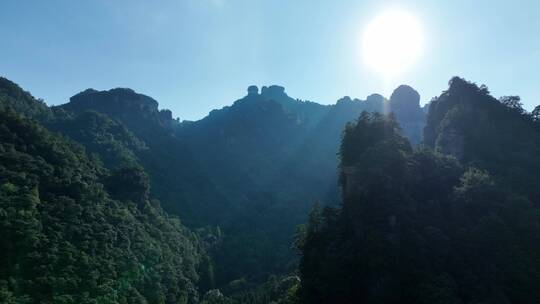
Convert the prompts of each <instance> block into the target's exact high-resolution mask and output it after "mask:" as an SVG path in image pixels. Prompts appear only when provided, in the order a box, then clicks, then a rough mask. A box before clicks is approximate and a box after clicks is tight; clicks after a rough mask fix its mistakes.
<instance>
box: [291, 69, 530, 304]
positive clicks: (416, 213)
mask: <svg viewBox="0 0 540 304" xmlns="http://www.w3.org/2000/svg"><path fill="white" fill-rule="evenodd" d="M408 91H409V92H411V93H412V91H411V90H408ZM509 100H513V101H515V100H516V98H504V99H502V100H501V101H502V102H501V101H499V100H497V99H495V98H493V97H492V96H490V95H489V91H488V90H487V88H486V87H484V86H482V87H478V86H476V85H475V84H473V83H470V82H467V81H465V80H463V79H460V78H453V79H452V80H451V81H450V86H449V89H448V90H447V91H445V92H443V93H442V94H441V96H439V97H438V98H436V99H434V100H433V101H432V103H431V104H430V106H429V112H428V113H429V114H428V117H427V125H426V127H425V133H424V138H425V143H426V146H425V147H421V148H420V149H414V148H413V146H412V145H411V144H410V142H409V140H408V139H407V138H405V137H403V133H404V132H402V130H400V129H401V128H400V126H399V123H398V122H397V119H396V118H395V117H394V116H392V115H389V116H385V115H381V114H378V113H372V114H369V113H362V114H361V115H360V118H359V119H358V120H357V121H356V122H354V123H350V124H348V125H347V127H346V129H345V132H344V136H343V139H342V143H341V146H340V186H341V192H342V194H343V195H342V197H343V199H342V204H341V205H340V206H339V207H333V208H332V207H326V208H320V207H319V208H315V209H314V210H313V211H312V212H311V214H310V217H309V220H308V223H307V224H306V225H305V226H303V227H302V229H301V230H300V233H299V236H298V238H297V240H296V243H297V246H298V248H299V249H300V251H301V259H300V264H299V273H300V277H301V281H300V286H299V289H298V293H297V295H298V297H299V303H536V302H538V301H539V300H540V293H539V292H538V289H537V287H536V286H538V284H539V283H540V259H539V258H538V255H537V253H538V252H540V246H539V244H540V243H539V236H540V226H538V223H539V222H540V212H539V211H540V209H539V208H540V207H539V206H538V203H539V200H538V196H537V189H536V188H537V187H535V186H534V185H533V184H535V183H536V182H537V180H536V179H537V178H538V174H537V172H538V171H537V165H538V163H540V153H538V148H539V147H540V146H539V145H540V142H538V136H539V134H540V125H539V123H538V121H536V120H535V119H534V117H533V116H531V115H530V114H528V113H526V112H525V111H523V110H522V109H521V108H520V107H519V106H517V105H516V103H515V102H512V103H509V102H508V101H509ZM529 179H532V180H529Z"/></svg>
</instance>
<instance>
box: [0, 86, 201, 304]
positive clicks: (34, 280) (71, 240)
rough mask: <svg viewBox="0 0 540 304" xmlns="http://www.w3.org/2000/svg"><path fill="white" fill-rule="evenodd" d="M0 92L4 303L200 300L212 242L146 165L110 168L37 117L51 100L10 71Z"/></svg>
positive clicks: (0, 293)
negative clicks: (171, 202)
mask: <svg viewBox="0 0 540 304" xmlns="http://www.w3.org/2000/svg"><path fill="white" fill-rule="evenodd" d="M0 92H1V94H0V233H1V234H2V236H3V241H2V242H0V250H1V251H2V253H3V254H1V255H0V269H1V270H0V302H2V303H165V302H166V303H197V302H198V299H199V291H198V286H199V284H203V283H205V282H200V279H201V277H202V279H205V278H206V277H205V275H204V274H205V273H207V272H208V271H207V270H206V269H204V267H205V266H206V267H207V263H206V262H205V261H207V260H208V256H207V255H206V253H205V250H204V247H205V246H204V244H203V242H202V241H200V240H199V237H198V236H197V235H196V234H195V233H193V232H191V231H190V230H189V229H187V228H186V227H184V226H183V225H182V224H181V223H180V221H179V220H178V219H177V218H175V217H172V216H169V215H167V213H165V212H164V211H163V210H162V209H161V207H160V204H159V201H157V200H154V199H152V197H151V195H150V187H149V181H148V177H147V175H146V173H145V172H144V171H143V170H142V169H141V168H140V167H134V166H131V167H128V166H126V167H123V168H117V169H116V170H113V171H110V170H108V169H107V168H105V167H103V166H102V163H101V162H100V161H99V160H98V159H96V158H94V157H91V156H89V155H88V154H86V151H85V149H84V148H83V147H82V146H81V145H79V144H77V143H75V142H73V141H71V140H68V139H66V138H64V137H62V136H60V135H58V134H55V133H52V132H50V131H48V130H47V129H46V128H44V127H43V126H42V125H40V123H39V121H38V120H33V119H31V118H29V117H30V116H33V117H42V116H41V114H43V113H48V114H47V116H49V114H51V113H52V111H50V110H49V109H48V108H46V107H44V106H43V103H41V102H39V101H37V100H34V99H33V97H31V95H29V94H27V93H25V92H23V91H22V90H20V88H18V86H16V85H15V84H13V83H12V82H9V81H7V80H5V79H0ZM21 105H24V106H21ZM19 111H20V112H19ZM36 114H37V115H36ZM94 118H95V119H97V121H98V122H103V121H106V122H107V123H109V124H108V125H107V124H105V125H101V124H99V125H97V127H98V128H102V129H104V130H108V129H112V130H115V131H114V132H113V133H114V134H122V135H123V136H127V137H125V138H123V139H125V142H127V143H136V144H139V142H137V141H134V140H133V138H130V137H129V134H128V133H127V132H126V130H125V129H122V128H120V129H118V128H119V127H118V126H117V125H114V124H112V125H111V124H110V121H108V120H103V119H102V117H100V116H99V115H94V114H90V118H89V119H90V120H92V119H94ZM81 119H82V120H83V121H86V120H87V119H88V117H84V118H81ZM100 119H101V120H100ZM71 123H72V122H71V121H70V122H69V123H68V124H69V125H70V126H77V125H72V124H71ZM75 132H79V133H80V132H83V131H82V130H77V131H75ZM111 142H112V141H111ZM117 142H122V141H121V140H118V141H117Z"/></svg>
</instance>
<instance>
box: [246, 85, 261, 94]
mask: <svg viewBox="0 0 540 304" xmlns="http://www.w3.org/2000/svg"><path fill="white" fill-rule="evenodd" d="M247 92H248V96H254V95H259V88H258V87H257V86H256V85H250V86H249V87H248V88H247Z"/></svg>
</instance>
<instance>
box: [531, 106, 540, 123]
mask: <svg viewBox="0 0 540 304" xmlns="http://www.w3.org/2000/svg"><path fill="white" fill-rule="evenodd" d="M531 115H532V118H533V120H534V121H540V106H536V108H534V110H533V111H532V112H531Z"/></svg>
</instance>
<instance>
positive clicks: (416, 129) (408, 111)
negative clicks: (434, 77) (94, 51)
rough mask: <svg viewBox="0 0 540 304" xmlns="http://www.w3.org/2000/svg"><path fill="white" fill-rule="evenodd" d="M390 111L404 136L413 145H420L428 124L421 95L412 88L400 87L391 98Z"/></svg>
mask: <svg viewBox="0 0 540 304" xmlns="http://www.w3.org/2000/svg"><path fill="white" fill-rule="evenodd" d="M389 110H390V111H391V112H393V113H394V114H395V115H396V118H397V121H398V122H399V124H400V126H401V128H402V130H403V134H404V135H405V136H406V137H407V138H408V139H409V140H410V141H411V143H413V144H418V143H420V141H421V140H422V130H423V129H424V126H425V124H426V120H425V113H424V111H423V110H422V108H421V107H420V94H418V92H417V91H416V90H414V89H413V88H411V87H410V86H407V85H401V86H399V87H398V88H397V89H395V90H394V92H393V93H392V96H390V101H389Z"/></svg>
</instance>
